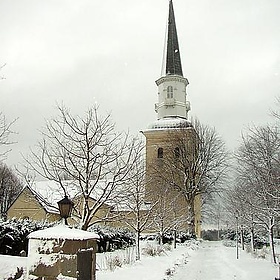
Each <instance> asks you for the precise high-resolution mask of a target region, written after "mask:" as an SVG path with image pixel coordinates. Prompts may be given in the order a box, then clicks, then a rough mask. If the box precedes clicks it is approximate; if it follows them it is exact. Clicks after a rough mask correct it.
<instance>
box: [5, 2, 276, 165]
mask: <svg viewBox="0 0 280 280" xmlns="http://www.w3.org/2000/svg"><path fill="white" fill-rule="evenodd" d="M173 4H174V9H175V17H176V24H177V31H178V36H179V44H180V51H181V59H182V64H183V71H184V76H185V77H186V78H188V80H189V82H190V85H189V86H188V88H187V93H188V99H189V100H190V102H191V114H190V115H191V116H197V117H199V118H200V119H201V121H202V122H203V123H206V124H209V125H211V126H215V127H216V128H217V131H218V132H219V133H220V134H221V135H222V137H223V138H224V139H225V141H226V143H227V144H228V146H229V148H234V147H235V146H236V145H237V139H238V138H239V137H240V134H241V130H242V129H244V127H246V126H247V125H248V124H252V123H255V124H261V123H265V122H267V121H269V120H270V117H269V109H270V108H271V107H273V106H274V104H275V99H276V97H277V96H278V95H279V89H280V55H279V50H280V17H279V11H280V1H279V0H235V1H230V0H173ZM167 14H168V0H153V1H151V0H141V1H139V0H138V1H135V0H104V1H97V0H95V1H93V0H59V1H58V0H48V1H43V0H0V27H1V28H0V65H1V64H5V63H6V66H5V67H4V68H3V69H2V71H1V72H0V75H2V76H5V78H6V79H5V80H3V81H1V82H0V94H1V95H0V96H1V103H0V111H2V112H3V113H4V114H5V115H6V116H7V117H8V119H10V120H12V119H14V118H19V119H18V121H17V122H16V125H15V126H14V129H15V130H16V131H17V132H18V135H16V136H15V137H14V138H15V139H16V140H17V141H18V143H17V144H16V145H15V146H14V147H13V151H12V152H11V153H10V155H9V158H8V163H9V164H17V163H18V162H19V161H21V157H20V152H22V153H26V152H28V147H30V146H32V145H34V143H35V142H36V141H37V140H38V139H39V133H38V129H40V128H41V127H42V126H43V124H44V119H48V118H50V117H51V116H53V115H56V111H55V106H56V103H57V102H58V103H61V102H62V101H63V102H64V104H65V105H66V106H67V107H70V108H71V109H72V110H73V111H74V112H77V113H80V114H82V113H83V112H84V111H85V110H86V109H87V108H88V107H89V106H91V105H92V104H94V103H95V102H97V103H99V104H100V106H101V109H102V110H103V111H105V112H112V115H113V119H114V120H115V122H116V123H117V126H118V128H120V129H122V130H127V129H129V130H130V131H131V132H132V133H137V132H138V131H139V130H141V129H144V128H146V127H147V125H148V124H149V123H151V122H153V121H154V120H156V113H155V112H154V103H155V102H157V87H156V85H155V83H154V81H155V80H156V79H158V78H159V77H160V74H161V65H162V53H163V44H164V34H165V28H166V21H167Z"/></svg>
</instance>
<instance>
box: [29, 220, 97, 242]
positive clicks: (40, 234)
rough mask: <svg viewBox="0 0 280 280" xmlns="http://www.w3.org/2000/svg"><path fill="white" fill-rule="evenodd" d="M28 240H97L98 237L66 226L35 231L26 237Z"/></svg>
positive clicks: (61, 225)
mask: <svg viewBox="0 0 280 280" xmlns="http://www.w3.org/2000/svg"><path fill="white" fill-rule="evenodd" d="M28 238H29V239H68V240H87V239H99V235H98V234H96V233H93V232H88V231H84V230H79V229H73V228H69V227H68V226H66V225H63V224H59V225H57V226H54V227H51V228H47V229H42V230H37V231H34V232H32V233H30V234H29V235H28Z"/></svg>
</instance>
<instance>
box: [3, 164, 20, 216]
mask: <svg viewBox="0 0 280 280" xmlns="http://www.w3.org/2000/svg"><path fill="white" fill-rule="evenodd" d="M22 188H23V184H22V182H21V181H20V180H19V179H18V177H17V176H16V175H15V173H14V172H13V171H12V169H11V168H9V167H8V166H6V165H5V164H0V211H1V212H0V217H2V218H4V219H5V218H6V217H7V211H8V209H9V207H10V205H11V204H12V202H13V201H14V199H15V198H16V196H17V195H18V194H19V192H20V191H21V190H22Z"/></svg>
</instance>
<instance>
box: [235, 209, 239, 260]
mask: <svg viewBox="0 0 280 280" xmlns="http://www.w3.org/2000/svg"><path fill="white" fill-rule="evenodd" d="M235 219H236V234H235V235H236V259H239V252H238V211H236V212H235Z"/></svg>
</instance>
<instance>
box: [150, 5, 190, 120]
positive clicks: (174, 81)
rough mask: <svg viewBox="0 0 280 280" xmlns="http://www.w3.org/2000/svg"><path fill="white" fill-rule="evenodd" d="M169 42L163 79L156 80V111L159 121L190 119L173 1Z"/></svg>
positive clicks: (164, 60)
mask: <svg viewBox="0 0 280 280" xmlns="http://www.w3.org/2000/svg"><path fill="white" fill-rule="evenodd" d="M167 31H168V32H167V35H168V36H167V41H166V42H165V58H164V59H163V63H165V65H164V67H163V70H164V71H165V73H162V77H161V78H159V79H158V80H156V84H157V86H158V103H156V104H155V111H156V112H157V115H158V120H163V119H167V118H168V119H170V118H172V119H173V120H174V119H175V118H177V119H178V118H180V119H185V120H187V119H188V111H189V110H190V103H189V101H188V100H187V98H186V87H187V85H188V83H189V82H188V80H187V79H186V78H185V77H184V76H183V71H182V65H181V58H180V51H179V43H178V36H177V30H176V24H175V16H174V9H173V3H172V0H169V15H168V30H167Z"/></svg>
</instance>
